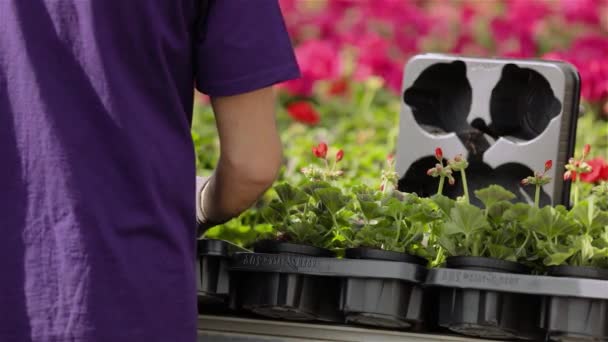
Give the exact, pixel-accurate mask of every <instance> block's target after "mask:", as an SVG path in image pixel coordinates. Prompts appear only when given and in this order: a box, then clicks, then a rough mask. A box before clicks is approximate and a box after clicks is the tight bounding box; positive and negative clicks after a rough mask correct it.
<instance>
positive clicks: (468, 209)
mask: <svg viewBox="0 0 608 342" xmlns="http://www.w3.org/2000/svg"><path fill="white" fill-rule="evenodd" d="M467 166H468V163H467V161H466V160H465V159H464V158H463V157H462V156H456V157H455V158H453V159H451V160H450V161H449V162H448V165H447V166H443V165H438V167H436V168H434V169H431V170H429V172H428V174H429V175H431V176H436V177H441V178H443V177H445V178H447V179H450V177H452V173H453V172H460V173H461V174H462V177H463V181H462V184H463V186H464V187H465V189H464V191H463V193H464V196H463V197H461V198H458V199H456V200H452V199H449V198H447V197H445V196H443V195H441V193H440V192H439V193H438V194H437V195H435V196H434V197H433V200H434V201H435V203H436V204H437V205H438V207H439V208H441V210H442V212H443V215H444V220H443V222H442V223H441V225H440V227H438V229H437V230H436V231H435V234H437V235H438V237H437V242H438V244H439V245H440V246H441V248H442V253H444V255H445V257H446V258H445V264H444V265H445V267H447V268H454V269H460V270H474V271H487V272H500V273H520V274H525V273H530V272H531V269H530V268H529V267H528V266H526V265H525V263H526V262H529V260H530V259H533V258H534V257H533V256H532V255H531V254H530V253H529V252H530V245H531V243H532V239H531V233H530V231H529V230H527V229H526V228H525V227H524V226H523V225H522V223H521V222H522V221H521V220H522V219H523V218H526V217H527V216H528V211H529V210H530V208H531V206H530V205H528V204H525V203H517V204H514V203H512V200H513V199H514V198H515V197H516V196H515V195H514V194H513V193H511V192H510V191H508V190H506V189H504V188H502V187H500V186H498V185H491V186H489V187H487V188H485V189H480V190H477V191H475V196H476V197H477V199H479V201H480V202H481V203H482V204H483V208H479V207H477V206H474V205H472V204H470V203H469V200H470V199H469V195H468V190H467V189H466V184H467V183H466V175H465V170H466V168H467ZM551 167H552V165H551V163H550V162H547V163H546V164H545V171H544V172H543V173H537V174H536V175H535V177H536V178H538V179H539V181H538V182H539V183H542V182H546V181H547V180H548V179H547V177H546V176H545V174H544V173H545V172H546V171H548V170H549V169H550V168H551ZM438 169H440V170H438ZM540 179H542V180H540ZM440 190H441V189H440ZM438 291H439V298H438V300H437V303H438V318H437V319H438V324H439V325H440V326H441V327H444V328H448V329H450V330H452V331H455V332H458V333H462V334H465V335H471V336H480V337H487V338H523V339H534V338H537V337H538V336H539V334H540V331H539V329H538V325H539V322H538V320H539V312H540V308H541V302H540V299H539V298H537V297H534V296H529V295H525V294H515V293H501V292H497V291H485V290H470V289H459V288H440V289H439V290H438Z"/></svg>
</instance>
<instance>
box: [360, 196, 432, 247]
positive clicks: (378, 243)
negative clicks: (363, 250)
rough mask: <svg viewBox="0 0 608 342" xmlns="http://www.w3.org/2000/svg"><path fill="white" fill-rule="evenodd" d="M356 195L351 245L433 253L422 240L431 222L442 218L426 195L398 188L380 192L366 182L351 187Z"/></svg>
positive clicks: (428, 230)
mask: <svg viewBox="0 0 608 342" xmlns="http://www.w3.org/2000/svg"><path fill="white" fill-rule="evenodd" d="M353 193H354V197H355V198H356V201H355V202H356V205H355V207H356V208H355V213H356V214H355V217H356V218H357V219H358V221H356V223H357V224H354V225H353V234H354V241H353V244H352V247H370V248H377V249H384V250H389V251H395V252H403V253H409V254H412V255H419V256H422V257H426V258H429V259H430V258H433V257H434V256H435V254H436V251H435V249H434V246H432V245H429V244H428V243H425V237H426V238H428V235H429V233H430V230H431V228H430V227H431V225H432V223H434V222H436V221H438V220H439V219H441V213H440V212H439V210H438V208H436V206H434V205H433V204H432V202H431V201H430V200H429V199H424V198H420V197H418V196H416V195H415V194H403V193H400V192H398V191H392V192H389V193H383V192H380V191H374V190H371V189H370V188H368V187H366V186H357V187H355V188H354V189H353Z"/></svg>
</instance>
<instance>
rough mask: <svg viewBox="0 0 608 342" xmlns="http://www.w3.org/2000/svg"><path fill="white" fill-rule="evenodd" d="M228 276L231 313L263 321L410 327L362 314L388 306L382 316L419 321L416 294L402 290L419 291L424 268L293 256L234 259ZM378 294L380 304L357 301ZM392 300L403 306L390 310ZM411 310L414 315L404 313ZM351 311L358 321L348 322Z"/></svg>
mask: <svg viewBox="0 0 608 342" xmlns="http://www.w3.org/2000/svg"><path fill="white" fill-rule="evenodd" d="M230 270H231V272H232V275H233V276H234V277H237V279H238V281H235V282H234V287H233V288H232V290H231V305H232V307H233V308H235V309H238V308H242V309H245V310H249V311H251V312H254V313H257V314H260V315H263V316H266V317H271V318H278V319H286V320H295V321H312V320H318V321H327V322H341V323H342V322H344V321H349V322H354V323H367V324H371V325H374V326H384V327H387V326H390V327H399V328H405V327H409V326H411V324H410V323H399V324H395V323H394V322H392V323H386V322H389V321H391V319H390V317H385V316H383V315H382V312H378V310H367V311H366V310H365V308H367V307H369V306H370V305H373V306H374V307H376V308H382V307H384V305H385V304H388V303H390V305H391V309H388V311H389V312H393V311H395V310H396V311H397V312H398V314H399V318H400V320H405V319H410V318H412V319H417V318H418V317H421V315H420V314H417V313H418V312H419V311H420V310H421V306H422V303H421V300H419V299H418V297H417V296H418V295H419V294H420V293H421V290H420V289H417V290H415V289H412V288H410V287H407V286H404V284H418V287H420V286H421V283H422V281H424V279H425V276H426V268H425V267H423V266H420V265H416V264H408V263H404V262H392V261H384V260H360V259H337V258H326V257H316V256H307V255H301V254H294V253H289V254H270V253H237V254H235V256H234V258H233V260H232V264H231V266H230ZM383 286H388V287H384V288H383ZM378 290H379V291H383V290H384V291H385V293H384V296H385V297H386V300H381V301H380V302H378V298H376V299H372V298H369V299H368V302H366V301H365V298H363V297H362V296H363V295H364V293H365V292H366V291H378ZM396 296H397V297H396ZM370 300H373V301H374V303H372V302H370ZM396 300H398V303H400V304H403V305H405V306H403V307H399V308H395V307H396V305H395V302H394V301H396ZM414 306H416V307H417V309H412V308H409V307H414ZM362 308H363V310H362ZM345 310H346V312H345ZM355 311H357V313H363V314H364V315H357V317H359V318H354V317H355V316H356V315H355V314H354V312H355ZM345 313H346V314H347V315H346V317H345V316H344V315H345ZM351 313H352V315H351V316H350V318H349V317H348V316H349V314H351ZM408 315H409V316H408ZM402 316H403V317H402ZM363 317H365V318H363ZM383 322H384V323H383Z"/></svg>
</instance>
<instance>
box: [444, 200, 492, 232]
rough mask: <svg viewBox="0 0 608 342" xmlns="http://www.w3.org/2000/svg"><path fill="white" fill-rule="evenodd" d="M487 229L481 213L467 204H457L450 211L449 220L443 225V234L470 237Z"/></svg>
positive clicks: (486, 222) (487, 226)
mask: <svg viewBox="0 0 608 342" xmlns="http://www.w3.org/2000/svg"><path fill="white" fill-rule="evenodd" d="M487 228H489V225H488V221H487V220H486V218H485V216H484V214H483V211H482V210H481V209H479V208H478V207H476V206H474V205H471V204H468V203H457V204H456V205H455V206H454V208H452V210H451V211H450V220H449V221H448V222H447V223H446V225H445V232H444V233H445V234H447V235H453V234H458V233H462V234H465V235H471V234H473V233H475V232H477V231H479V230H483V229H487Z"/></svg>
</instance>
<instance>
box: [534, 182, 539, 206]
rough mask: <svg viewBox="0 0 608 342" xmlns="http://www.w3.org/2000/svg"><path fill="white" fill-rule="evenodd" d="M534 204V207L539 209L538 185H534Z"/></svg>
mask: <svg viewBox="0 0 608 342" xmlns="http://www.w3.org/2000/svg"><path fill="white" fill-rule="evenodd" d="M534 204H535V205H536V207H537V208H538V207H540V185H539V184H536V192H535V193H534Z"/></svg>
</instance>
